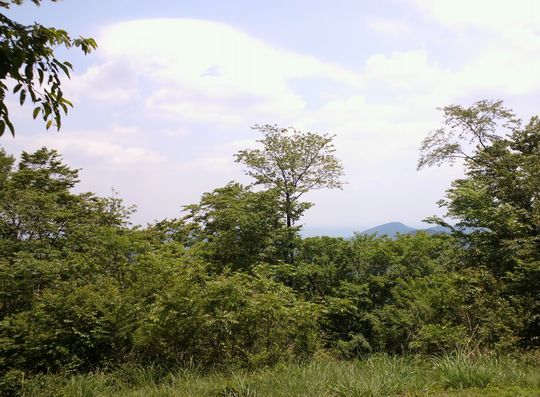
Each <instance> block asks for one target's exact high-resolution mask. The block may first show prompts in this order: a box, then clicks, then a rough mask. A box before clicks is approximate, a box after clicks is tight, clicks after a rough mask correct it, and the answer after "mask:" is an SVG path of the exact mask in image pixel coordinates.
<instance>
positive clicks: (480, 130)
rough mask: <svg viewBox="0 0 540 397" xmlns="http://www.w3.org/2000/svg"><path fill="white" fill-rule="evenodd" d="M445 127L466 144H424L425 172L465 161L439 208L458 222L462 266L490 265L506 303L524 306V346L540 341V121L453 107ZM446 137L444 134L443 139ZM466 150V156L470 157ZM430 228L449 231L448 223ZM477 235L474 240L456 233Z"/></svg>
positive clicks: (486, 104) (493, 105) (487, 105)
mask: <svg viewBox="0 0 540 397" xmlns="http://www.w3.org/2000/svg"><path fill="white" fill-rule="evenodd" d="M443 110H444V124H445V125H451V126H453V127H454V128H455V132H456V134H455V136H457V137H458V138H461V142H457V141H453V142H452V141H450V140H449V139H447V138H448V136H447V138H445V139H440V140H438V141H433V140H432V139H433V135H432V136H430V137H428V138H427V140H426V141H425V142H424V143H426V142H428V143H429V142H431V143H430V145H428V146H429V147H428V146H426V145H425V144H424V147H423V149H426V148H428V149H429V150H428V151H424V152H423V153H422V156H423V157H421V159H420V165H421V166H422V165H431V164H437V163H440V162H442V161H445V160H450V161H452V160H453V159H454V158H455V157H457V156H458V153H460V155H461V154H462V157H464V158H465V160H464V168H465V177H464V178H460V179H457V180H455V181H453V182H452V186H451V187H450V189H448V191H447V195H446V198H445V199H444V200H441V201H440V202H439V205H440V206H442V207H446V208H447V214H446V216H447V217H448V218H450V219H451V220H453V221H454V222H455V223H456V226H457V230H456V233H455V234H456V235H457V236H458V237H460V238H461V239H462V240H463V242H464V246H465V247H467V255H466V259H465V265H467V266H470V267H471V268H478V267H480V266H485V267H486V268H489V269H490V270H491V272H492V274H494V275H495V276H496V277H497V279H498V280H501V294H502V295H501V296H505V297H506V298H508V299H510V301H511V302H513V303H512V305H515V301H516V300H517V301H521V307H522V308H523V310H525V311H527V312H528V313H529V314H528V320H527V325H525V326H524V328H523V329H522V330H521V334H522V336H523V339H524V343H528V344H538V343H539V341H540V314H539V313H540V305H539V303H538V296H539V294H540V119H539V118H538V117H537V116H535V117H533V118H532V119H531V120H530V121H529V122H528V123H527V124H526V125H525V126H522V125H521V123H520V122H519V121H518V120H517V119H516V117H515V116H514V114H513V112H512V111H510V110H508V109H505V108H504V107H503V106H502V102H501V101H497V102H492V101H480V102H476V103H475V104H473V106H471V107H468V108H467V107H461V106H450V107H446V108H444V109H443ZM439 136H442V135H439ZM467 146H468V149H469V150H468V152H467V151H466V150H467ZM431 221H433V222H435V223H438V224H440V225H446V226H449V227H452V226H451V225H449V223H448V222H446V221H445V220H443V219H440V218H437V217H432V218H431ZM463 228H472V230H473V232H472V233H469V234H465V233H462V232H461V231H460V230H459V229H463Z"/></svg>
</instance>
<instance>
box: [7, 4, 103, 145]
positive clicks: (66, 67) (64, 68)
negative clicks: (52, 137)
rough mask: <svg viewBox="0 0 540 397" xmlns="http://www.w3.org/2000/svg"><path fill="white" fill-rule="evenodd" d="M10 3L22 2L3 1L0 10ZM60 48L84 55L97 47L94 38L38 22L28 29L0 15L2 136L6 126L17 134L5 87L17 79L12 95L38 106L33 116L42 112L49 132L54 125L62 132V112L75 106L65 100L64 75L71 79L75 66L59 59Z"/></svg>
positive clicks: (35, 116) (21, 102)
mask: <svg viewBox="0 0 540 397" xmlns="http://www.w3.org/2000/svg"><path fill="white" fill-rule="evenodd" d="M33 2H34V3H35V4H37V5H39V3H40V1H39V0H34V1H33ZM10 3H12V4H21V3H22V1H11V2H6V1H4V2H0V7H5V8H8V7H9V5H10ZM59 46H63V47H65V48H70V47H73V46H74V47H79V48H81V50H82V51H83V52H84V53H85V54H88V53H89V52H91V51H92V50H93V49H95V48H97V44H96V42H95V41H94V40H93V39H91V38H84V37H79V38H76V39H72V38H71V37H70V36H69V34H68V33H67V32H66V31H64V30H61V29H55V28H46V27H44V26H42V25H40V24H38V23H35V24H33V25H29V26H25V25H21V24H19V23H17V22H15V21H12V20H11V19H9V18H7V17H6V16H5V15H2V14H0V52H1V55H2V56H1V57H0V82H1V84H0V101H1V105H2V106H0V120H1V121H2V122H3V124H2V125H3V126H4V128H0V136H1V135H2V134H3V132H4V130H5V127H6V126H7V127H8V129H9V131H10V133H11V134H12V135H14V134H15V128H14V127H13V124H12V123H11V121H10V119H9V114H8V110H7V107H6V106H5V98H6V94H7V93H8V90H7V86H6V85H5V84H4V81H5V80H6V79H14V80H15V82H16V84H15V86H14V88H13V93H14V94H17V93H19V103H20V105H21V106H22V105H24V103H25V102H26V100H27V97H30V99H31V101H32V103H33V104H34V105H35V108H34V110H33V113H32V116H33V118H34V119H35V118H37V116H38V115H39V114H40V113H41V117H42V119H43V122H44V123H45V126H46V128H47V129H49V128H50V127H52V126H53V125H54V126H55V127H56V128H57V129H60V127H61V114H60V110H61V111H63V112H64V114H67V111H68V106H70V107H71V106H72V104H71V102H69V101H68V100H66V99H65V98H64V93H63V91H62V89H61V83H62V81H61V80H62V78H63V77H64V76H66V77H67V78H70V74H71V70H72V69H73V66H72V65H71V63H69V62H62V61H60V60H58V59H56V57H55V54H54V50H55V48H56V47H59ZM36 109H41V111H36Z"/></svg>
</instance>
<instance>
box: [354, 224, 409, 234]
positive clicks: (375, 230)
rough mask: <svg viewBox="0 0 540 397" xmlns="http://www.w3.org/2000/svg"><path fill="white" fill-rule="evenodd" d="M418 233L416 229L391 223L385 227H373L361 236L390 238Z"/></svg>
mask: <svg viewBox="0 0 540 397" xmlns="http://www.w3.org/2000/svg"><path fill="white" fill-rule="evenodd" d="M416 232H418V229H415V228H414V227H410V226H407V225H404V224H403V223H401V222H390V223H385V224H384V225H379V226H375V227H372V228H371V229H367V230H364V231H363V232H361V233H360V234H366V235H370V234H376V235H377V236H384V235H386V236H388V237H395V236H396V235H397V234H398V233H400V234H409V233H416Z"/></svg>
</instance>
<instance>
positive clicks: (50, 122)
mask: <svg viewBox="0 0 540 397" xmlns="http://www.w3.org/2000/svg"><path fill="white" fill-rule="evenodd" d="M51 125H52V120H49V121H47V124H46V125H45V128H46V129H49V128H51Z"/></svg>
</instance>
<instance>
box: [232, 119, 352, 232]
mask: <svg viewBox="0 0 540 397" xmlns="http://www.w3.org/2000/svg"><path fill="white" fill-rule="evenodd" d="M252 128H253V129H255V130H257V131H260V132H261V133H262V134H263V139H261V140H259V141H258V142H260V143H261V144H262V145H263V148H262V149H245V150H241V151H239V152H238V153H237V154H236V162H238V163H242V164H244V165H246V166H247V170H246V174H247V175H249V176H251V177H253V178H255V180H256V183H257V184H261V185H263V186H266V187H267V188H270V189H276V190H277V191H279V193H280V195H281V200H282V206H283V211H284V214H285V218H286V220H287V227H289V228H291V227H292V226H293V224H294V223H295V221H297V220H298V219H299V218H300V216H301V215H302V213H303V212H304V211H305V210H306V209H307V208H309V207H310V206H311V205H312V204H311V203H301V202H300V198H301V197H302V196H303V195H304V194H305V193H307V192H309V191H311V190H315V189H322V188H330V189H333V188H338V189H340V188H342V186H343V183H344V182H343V181H342V180H341V177H342V176H343V174H344V173H343V166H342V165H341V162H340V161H339V160H338V159H337V158H336V156H335V155H334V152H335V148H334V145H333V143H332V140H333V138H334V136H331V135H328V134H318V133H314V132H302V131H299V130H297V129H296V128H293V127H289V128H280V127H278V126H277V125H269V124H265V125H255V126H254V127H252Z"/></svg>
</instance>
